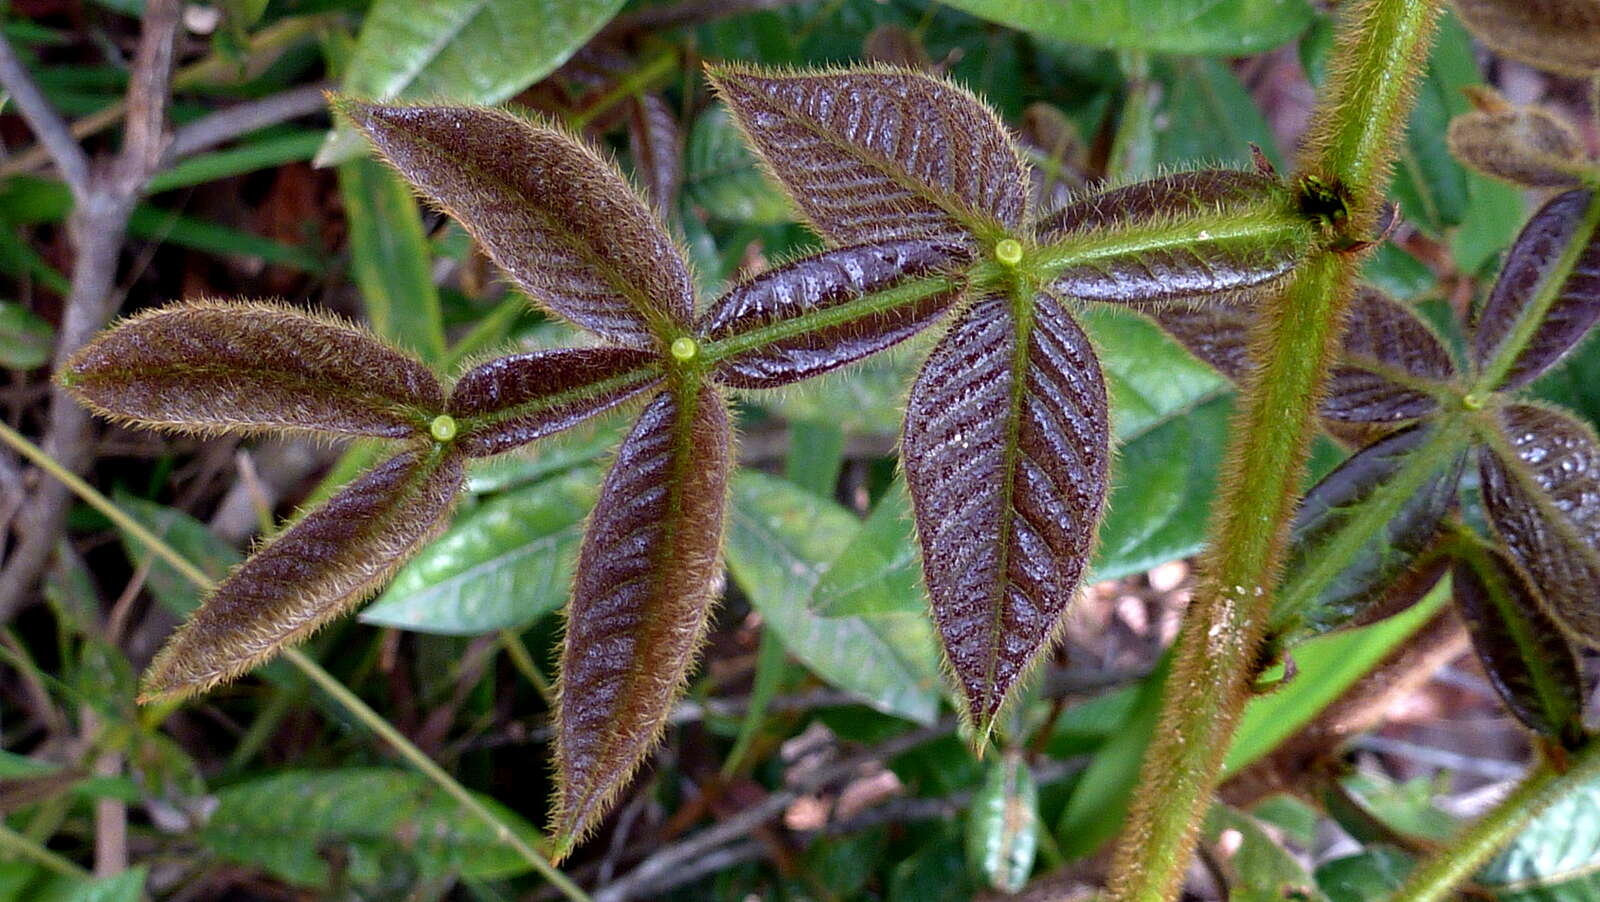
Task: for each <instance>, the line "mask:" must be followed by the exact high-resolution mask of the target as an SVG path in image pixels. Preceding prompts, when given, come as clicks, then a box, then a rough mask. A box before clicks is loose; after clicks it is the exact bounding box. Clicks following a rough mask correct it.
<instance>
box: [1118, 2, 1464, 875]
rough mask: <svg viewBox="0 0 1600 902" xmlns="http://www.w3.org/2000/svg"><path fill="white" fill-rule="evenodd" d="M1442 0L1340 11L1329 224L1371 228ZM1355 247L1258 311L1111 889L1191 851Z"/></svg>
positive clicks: (1314, 144)
mask: <svg viewBox="0 0 1600 902" xmlns="http://www.w3.org/2000/svg"><path fill="white" fill-rule="evenodd" d="M1438 9H1439V2H1438V0H1421V2H1418V0H1367V2H1364V3H1361V4H1358V5H1356V7H1355V8H1354V9H1353V10H1350V11H1349V19H1347V21H1346V23H1345V25H1344V27H1343V29H1342V32H1341V36H1340V40H1339V43H1338V51H1337V54H1336V58H1335V63H1334V67H1333V74H1332V76H1331V78H1330V79H1329V93H1328V95H1327V96H1326V97H1325V98H1324V100H1323V102H1322V104H1321V106H1320V108H1319V111H1320V119H1319V129H1318V130H1317V131H1315V132H1314V133H1313V135H1312V140H1311V142H1310V143H1309V144H1308V148H1309V149H1308V152H1307V163H1306V164H1305V166H1304V168H1303V170H1302V171H1303V174H1302V176H1301V179H1300V181H1299V184H1300V186H1302V188H1303V187H1304V186H1305V185H1306V184H1307V183H1308V182H1309V181H1310V180H1311V179H1312V178H1315V179H1316V180H1318V181H1320V182H1321V183H1322V184H1323V185H1325V186H1329V187H1330V188H1331V189H1332V190H1333V191H1334V192H1335V193H1336V194H1337V196H1338V198H1339V200H1340V201H1341V202H1342V203H1343V205H1344V206H1345V208H1346V209H1345V215H1343V216H1340V217H1334V218H1331V219H1330V226H1331V227H1332V228H1334V229H1336V230H1338V231H1339V232H1340V233H1341V234H1339V235H1337V237H1338V238H1341V239H1345V240H1346V241H1348V240H1351V239H1356V240H1359V239H1362V238H1366V237H1369V236H1370V229H1371V228H1372V224H1373V223H1374V222H1375V220H1376V215H1377V209H1378V206H1379V204H1380V202H1381V194H1380V192H1381V191H1382V189H1383V185H1384V180H1385V178H1386V177H1387V173H1388V167H1389V165H1390V162H1391V161H1392V159H1393V156H1394V152H1395V150H1394V142H1395V138H1396V136H1397V135H1398V134H1399V132H1400V130H1401V126H1402V125H1403V124H1404V121H1405V117H1406V115H1407V113H1408V112H1409V108H1410V95H1411V83H1412V81H1413V80H1414V79H1415V77H1416V75H1417V73H1418V70H1419V68H1420V64H1421V61H1422V58H1423V57H1424V55H1425V53H1426V50H1427V47H1428V43H1429V39H1430V37H1431V35H1432V30H1433V23H1434V20H1435V18H1436V15H1437V12H1438ZM1358 262H1359V261H1358V260H1357V259H1356V258H1355V256H1354V255H1353V254H1349V253H1340V252H1338V251H1321V252H1319V253H1317V254H1314V255H1313V256H1312V257H1311V258H1310V259H1308V260H1307V261H1306V263H1305V264H1304V265H1303V266H1302V267H1301V269H1300V271H1299V272H1298V273H1297V274H1296V276H1295V278H1294V279H1293V281H1292V282H1290V284H1289V286H1288V287H1287V289H1286V290H1285V292H1284V294H1283V296H1282V297H1280V298H1275V299H1274V300H1273V302H1272V304H1271V306H1270V308H1269V309H1268V310H1267V311H1266V314H1267V315H1266V316H1264V317H1262V320H1261V322H1260V324H1259V325H1258V327H1257V329H1256V332H1255V334H1254V335H1253V336H1252V338H1253V345H1252V347H1253V349H1254V351H1255V355H1254V356H1255V357H1256V359H1257V361H1258V362H1259V364H1260V365H1259V367H1258V368H1257V370H1256V372H1255V375H1254V376H1253V377H1252V378H1251V380H1250V381H1249V382H1248V383H1247V385H1246V388H1245V393H1244V397H1243V399H1242V402H1241V413H1240V415H1239V417H1238V418H1237V420H1236V422H1235V425H1234V436H1235V438H1234V440H1233V441H1232V443H1231V447H1230V450H1229V453H1228V456H1227V459H1226V461H1227V462H1226V465H1225V469H1224V473H1223V480H1222V489H1221V492H1220V495H1219V500H1218V507H1217V510H1216V513H1215V515H1214V516H1213V519H1212V525H1211V541H1210V550H1209V551H1208V553H1207V559H1206V561H1205V566H1204V576H1203V578H1202V580H1201V582H1200V585H1199V587H1198V590H1197V591H1196V593H1195V597H1194V601H1193V602H1192V603H1191V604H1190V606H1189V608H1188V609H1187V610H1186V611H1185V612H1184V620H1183V626H1182V629H1181V630H1180V632H1179V634H1178V639H1177V647H1176V652H1175V658H1174V665H1173V672H1172V676H1171V677H1170V678H1169V679H1168V680H1167V682H1166V687H1165V690H1164V697H1163V700H1162V715H1161V720H1160V726H1159V727H1158V729H1157V731H1156V736H1155V740H1154V742H1153V743H1152V745H1151V747H1150V750H1149V752H1148V753H1147V755H1146V757H1145V761H1144V766H1143V771H1142V773H1141V776H1140V785H1139V791H1138V793H1137V794H1136V795H1135V798H1134V800H1133V806H1132V809H1131V812H1130V820H1129V823H1128V826H1127V828H1126V831H1125V833H1124V834H1123V838H1122V840H1121V842H1120V843H1119V845H1118V848H1117V851H1116V856H1115V858H1114V860H1113V863H1112V869H1111V882H1110V898H1111V899H1113V900H1117V902H1130V900H1139V902H1160V900H1165V899H1168V898H1170V897H1171V896H1172V895H1173V894H1174V893H1175V892H1176V891H1177V889H1178V886H1179V883H1180V881H1181V879H1182V877H1183V873H1184V871H1185V869H1186V868H1187V867H1188V865H1189V861H1190V858H1191V857H1192V855H1193V850H1194V843H1195V839H1196V837H1197V834H1198V831H1199V827H1200V824H1201V822H1202V820H1203V818H1204V817H1205V814H1206V811H1207V808H1208V807H1209V806H1210V804H1211V798H1212V794H1213V791H1214V789H1215V787H1216V785H1217V779H1218V776H1219V774H1220V771H1221V767H1222V762H1223V760H1224V759H1225V757H1226V755H1227V752H1228V749H1229V746H1230V745H1231V743H1232V740H1233V735H1234V732H1235V730H1236V729H1237V727H1238V723H1239V718H1240V716H1241V715H1242V713H1243V711H1244V706H1245V703H1246V702H1247V701H1248V700H1249V699H1250V697H1251V694H1252V690H1251V687H1252V683H1253V681H1254V679H1255V676H1256V674H1257V671H1258V670H1259V669H1260V665H1261V660H1260V659H1261V646H1262V640H1263V638H1264V635H1265V632H1266V626H1267V623H1268V618H1269V615H1270V612H1271V609H1272V603H1273V595H1274V590H1275V587H1276V583H1277V580H1278V576H1279V570H1280V569H1281V565H1282V560H1283V554H1284V546H1285V544H1286V540H1287V538H1288V533H1289V526H1290V523H1291V521H1292V516H1293V513H1294V506H1295V502H1296V500H1297V497H1298V494H1299V491H1298V490H1299V485H1300V479H1301V475H1302V473H1303V471H1304V468H1305V459H1306V453H1307V447H1308V445H1309V440H1310V437H1311V436H1312V435H1313V434H1314V431H1315V429H1316V428H1317V405H1318V402H1319V400H1320V395H1321V392H1322V388H1323V385H1324V383H1325V381H1326V377H1327V373H1328V370H1329V367H1330V364H1331V362H1332V360H1333V358H1334V356H1335V354H1336V352H1337V350H1338V344H1339V340H1340V337H1341V332H1342V328H1341V324H1342V321H1343V316H1344V311H1345V308H1346V307H1347V306H1348V301H1349V297H1350V293H1351V289H1352V286H1353V283H1354V280H1355V276H1356V272H1357V263H1358Z"/></svg>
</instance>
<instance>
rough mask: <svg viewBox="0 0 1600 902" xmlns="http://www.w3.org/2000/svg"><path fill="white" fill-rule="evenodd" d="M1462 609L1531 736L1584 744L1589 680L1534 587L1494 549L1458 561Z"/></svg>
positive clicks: (1500, 688) (1497, 683) (1488, 669)
mask: <svg viewBox="0 0 1600 902" xmlns="http://www.w3.org/2000/svg"><path fill="white" fill-rule="evenodd" d="M1451 575H1452V579H1451V582H1452V584H1453V585H1454V586H1455V599H1456V609H1457V610H1458V611H1460V612H1461V619H1462V620H1464V621H1466V624H1467V630H1468V632H1470V633H1471V635H1472V646H1473V648H1474V649H1476V650H1477V652H1478V659H1479V660H1480V661H1482V662H1483V671H1484V673H1485V674H1487V675H1488V677H1489V682H1490V683H1492V684H1494V688H1495V691H1496V692H1498V693H1500V698H1501V700H1503V701H1504V702H1505V703H1506V707H1507V708H1510V709H1511V713H1512V714H1515V715H1516V717H1517V719H1518V720H1520V721H1522V723H1523V724H1524V725H1526V726H1527V727H1528V728H1529V729H1531V730H1533V731H1534V732H1536V733H1539V734H1540V735H1543V736H1546V737H1548V738H1550V739H1553V740H1555V741H1557V742H1566V743H1570V744H1574V745H1575V744H1576V743H1577V742H1578V741H1579V740H1581V739H1582V737H1583V700H1584V690H1583V677H1582V672H1581V671H1580V670H1579V669H1578V659H1577V656H1576V655H1574V654H1573V649H1572V645H1571V643H1570V642H1568V641H1567V637H1566V635H1565V634H1563V633H1562V632H1561V627H1559V626H1558V625H1556V623H1555V621H1553V620H1551V619H1550V617H1549V615H1547V614H1546V613H1545V612H1544V609H1543V605H1542V603H1541V602H1540V601H1539V599H1538V594H1537V592H1536V591H1535V590H1534V588H1533V587H1532V586H1530V585H1528V582H1527V580H1526V579H1525V578H1524V577H1523V576H1522V574H1521V573H1519V572H1518V571H1517V569H1516V567H1514V566H1512V564H1511V562H1510V561H1507V560H1505V558H1504V557H1502V555H1501V553H1500V552H1499V551H1497V550H1494V549H1487V548H1485V549H1475V550H1474V553H1472V554H1470V555H1468V556H1465V557H1463V558H1460V559H1458V560H1457V561H1456V563H1455V566H1454V568H1453V570H1452V574H1451Z"/></svg>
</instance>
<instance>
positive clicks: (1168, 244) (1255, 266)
mask: <svg viewBox="0 0 1600 902" xmlns="http://www.w3.org/2000/svg"><path fill="white" fill-rule="evenodd" d="M1288 205H1289V193H1288V192H1287V191H1286V190H1285V189H1284V188H1283V186H1282V185H1280V184H1279V183H1278V182H1277V180H1276V179H1272V178H1269V177H1267V176H1264V175H1258V174H1256V173H1250V172H1238V171H1235V170H1231V169H1209V170H1198V171H1194V172H1181V173H1176V174H1174V175H1168V176H1162V177H1160V178H1155V179H1150V180H1149V181H1145V182H1140V183H1138V184H1135V185H1129V186H1127V187H1125V188H1117V189H1114V190H1112V191H1106V192H1104V193H1101V194H1097V195H1094V196H1091V197H1086V198H1084V199H1083V200H1080V201H1077V202H1075V203H1071V204H1068V205H1067V206H1065V207H1063V208H1061V209H1060V210H1057V211H1056V212H1055V213H1052V214H1050V215H1049V216H1048V217H1046V218H1045V219H1044V220H1043V221H1041V222H1040V224H1039V227H1038V236H1039V241H1040V242H1041V243H1043V244H1062V243H1064V242H1068V241H1070V240H1071V239H1074V238H1079V239H1082V238H1086V237H1087V238H1090V239H1093V240H1095V241H1096V242H1098V241H1099V240H1103V238H1104V237H1106V236H1107V235H1109V234H1112V233H1119V232H1120V233H1127V234H1128V239H1127V240H1126V241H1124V242H1121V244H1122V245H1123V246H1120V247H1117V248H1116V249H1114V250H1111V251H1109V252H1101V253H1095V254H1093V255H1091V256H1090V257H1088V258H1087V259H1085V260H1084V261H1083V262H1069V263H1068V264H1067V265H1066V266H1065V267H1064V268H1062V269H1061V270H1060V271H1059V272H1058V274H1057V275H1056V276H1055V277H1054V279H1053V281H1052V282H1051V287H1052V289H1054V290H1055V291H1057V292H1059V293H1060V294H1063V295H1067V296H1069V297H1074V298H1078V299H1079V300H1084V301H1105V302H1109V303H1116V304H1138V303H1146V302H1152V301H1172V300H1178V299H1189V298H1194V297H1196V296H1199V295H1208V294H1216V293H1219V292H1228V291H1237V290H1240V289H1245V288H1250V287H1253V286H1256V285H1261V284H1263V283H1267V282H1271V281H1273V280H1275V279H1278V278H1280V277H1281V276H1283V275H1285V274H1286V273H1288V272H1289V271H1290V270H1291V269H1292V268H1293V267H1294V265H1295V263H1296V262H1297V261H1298V260H1299V257H1300V255H1301V253H1302V252H1303V250H1304V249H1305V244H1304V241H1303V238H1304V237H1305V236H1304V235H1303V234H1301V233H1300V232H1299V231H1298V230H1288V231H1280V232H1279V233H1278V234H1276V235H1272V236H1269V235H1264V234H1262V232H1261V231H1260V230H1248V231H1247V233H1246V234H1238V233H1236V232H1235V231H1234V230H1231V229H1229V228H1227V226H1229V225H1234V224H1237V223H1238V222H1240V221H1243V220H1247V219H1249V218H1251V217H1265V216H1270V215H1274V214H1277V215H1282V213H1283V212H1284V211H1285V210H1287V209H1288ZM1152 227H1157V228H1154V229H1153V228H1152ZM1140 238H1146V239H1147V240H1143V241H1141V240H1139V239H1140ZM1046 253H1049V252H1048V251H1047V252H1046Z"/></svg>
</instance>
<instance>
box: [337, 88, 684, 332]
mask: <svg viewBox="0 0 1600 902" xmlns="http://www.w3.org/2000/svg"><path fill="white" fill-rule="evenodd" d="M339 108H340V110H341V111H342V112H343V113H344V114H345V115H346V116H348V117H349V118H350V120H351V121H352V122H354V123H355V124H356V126H357V127H358V128H360V129H361V130H362V131H363V132H365V133H366V135H367V137H368V138H369V139H371V141H372V143H373V145H374V146H375V147H377V148H378V150H379V152H381V153H382V154H383V156H384V157H385V158H386V159H388V161H389V162H390V163H391V164H392V165H393V166H394V167H395V169H397V170H399V171H400V174H401V175H403V176H405V177H406V179H408V180H409V181H410V182H411V183H412V184H414V185H416V186H417V188H418V189H420V190H421V191H422V192H423V193H424V194H426V195H427V196H428V197H430V198H431V199H433V200H434V201H435V202H437V203H438V204H439V205H440V206H442V207H444V209H445V210H446V211H448V212H449V213H450V215H451V216H454V217H455V218H456V219H457V220H459V221H460V222H461V224H462V225H463V226H465V227H466V228H467V230H468V231H469V232H471V233H472V235H473V237H474V238H476V239H477V240H478V243H479V244H481V245H482V246H483V248H484V249H485V250H487V251H488V253H489V256H490V257H492V258H493V259H494V262H495V263H497V264H498V265H499V266H500V267H501V268H502V269H504V270H505V271H506V272H507V273H509V274H510V275H511V277H512V278H513V279H515V280H516V282H517V284H518V285H520V286H522V288H523V289H524V290H526V291H527V292H528V293H529V294H530V295H532V296H533V297H534V298H536V299H537V300H539V301H542V302H543V303H545V304H547V305H548V306H549V307H550V308H551V309H552V310H554V311H555V312H556V313H559V314H561V315H562V316H564V317H566V318H567V319H569V320H571V321H572V322H574V323H576V324H578V325H579V326H582V327H583V328H585V329H588V330H590V331H592V332H594V333H595V334H597V335H600V336H602V337H604V338H608V339H610V340H612V341H615V342H618V343H621V344H625V345H631V346H635V347H647V346H651V345H652V344H657V343H659V337H660V336H663V335H666V334H668V333H669V332H671V331H672V328H673V327H674V326H676V327H686V326H687V324H688V323H689V321H690V320H691V319H692V317H693V315H694V295H693V289H692V286H691V284H690V280H689V270H688V266H687V264H685V263H684V261H683V258H682V256H681V255H680V254H679V253H678V249H677V247H676V246H675V245H674V244H673V242H672V239H671V238H670V237H668V235H667V232H666V230H665V229H664V228H662V226H661V224H660V221H659V220H657V219H656V217H654V216H653V215H651V213H650V210H649V208H648V207H647V206H646V205H645V203H644V201H643V200H642V199H640V198H639V196H638V195H637V194H636V193H635V192H634V190H633V189H632V187H630V186H629V184H628V181H627V179H626V178H624V177H623V176H622V173H620V172H618V171H617V168H616V166H615V165H613V164H612V163H611V162H610V161H608V160H606V159H604V158H602V157H601V156H600V155H599V154H598V153H596V152H595V151H594V150H593V149H591V148H590V147H588V146H587V145H586V144H584V143H582V142H581V141H579V140H578V139H576V138H573V137H571V136H570V135H567V134H565V133H564V132H561V131H558V130H556V129H552V128H545V127H541V126H538V125H535V124H533V123H531V122H528V121H526V120H523V119H520V118H518V117H517V116H514V115H512V114H510V113H507V112H503V111H499V110H486V109H478V108H474V107H409V106H376V105H371V104H366V103H361V102H359V101H353V100H348V99H345V100H342V101H341V102H340V104H339Z"/></svg>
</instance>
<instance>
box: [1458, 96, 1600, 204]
mask: <svg viewBox="0 0 1600 902" xmlns="http://www.w3.org/2000/svg"><path fill="white" fill-rule="evenodd" d="M1472 97H1473V100H1474V102H1475V103H1476V104H1477V106H1478V109H1476V110H1473V111H1472V112H1470V113H1463V114H1461V115H1460V116H1457V117H1455V118H1454V119H1452V120H1450V131H1449V132H1448V134H1447V136H1446V137H1447V138H1448V140H1449V142H1450V152H1451V153H1453V154H1455V155H1456V159H1459V160H1460V161H1461V162H1463V163H1466V164H1467V165H1468V166H1471V167H1472V168H1473V169H1476V170H1478V171H1479V172H1481V173H1483V174H1484V175H1488V176H1492V177H1494V178H1497V179H1503V180H1505V181H1508V182H1510V183H1512V184H1513V185H1519V186H1522V187H1532V188H1558V187H1559V188H1566V187H1573V186H1575V185H1578V184H1579V183H1580V182H1582V181H1583V171H1584V170H1585V169H1587V168H1588V166H1587V165H1586V161H1585V158H1586V157H1587V153H1586V151H1585V149H1584V146H1583V139H1582V138H1581V137H1579V136H1578V133H1577V132H1575V131H1573V130H1572V127H1571V126H1570V125H1567V123H1566V122H1564V121H1562V120H1561V119H1560V118H1559V117H1558V116H1556V115H1555V114H1553V113H1550V112H1548V111H1546V110H1542V109H1540V108H1538V107H1514V106H1511V105H1510V104H1508V103H1506V102H1505V100H1503V99H1502V98H1501V97H1500V96H1499V95H1498V94H1495V93H1494V91H1493V90H1492V89H1490V88H1476V89H1474V91H1473V92H1472Z"/></svg>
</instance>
